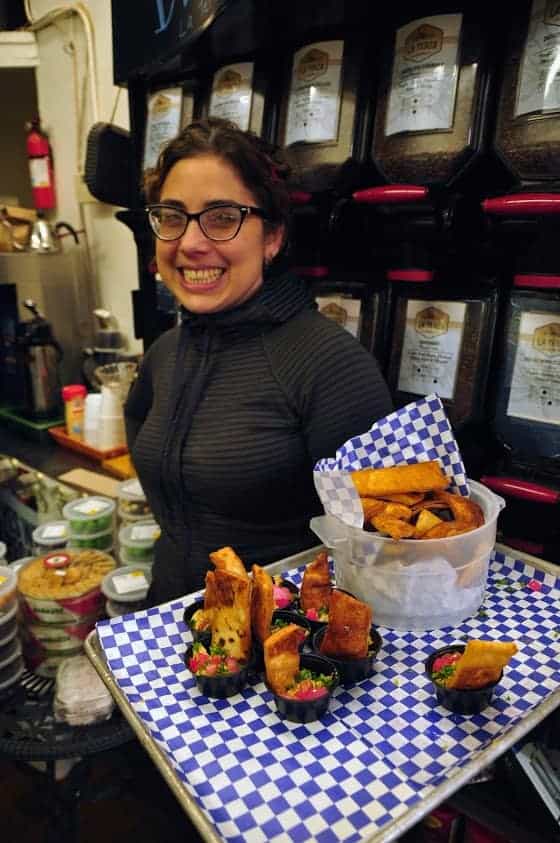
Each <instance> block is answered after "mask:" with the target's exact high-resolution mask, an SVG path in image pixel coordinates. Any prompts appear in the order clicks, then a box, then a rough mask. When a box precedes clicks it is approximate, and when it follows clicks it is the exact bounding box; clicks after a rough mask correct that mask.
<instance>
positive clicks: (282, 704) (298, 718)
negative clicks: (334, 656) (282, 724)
mask: <svg viewBox="0 0 560 843" xmlns="http://www.w3.org/2000/svg"><path fill="white" fill-rule="evenodd" d="M299 666H300V670H311V671H313V673H315V674H320V673H322V674H324V675H325V676H332V677H333V683H332V685H331V687H330V688H327V693H326V694H323V696H321V697H318V698H317V699H315V700H298V699H296V698H295V697H284V696H282V695H281V694H277V693H276V692H275V691H273V690H272V688H270V690H271V692H272V694H273V695H274V699H275V701H276V707H277V709H278V714H280V715H281V716H282V717H285V718H286V720H291V721H292V722H294V723H311V722H313V721H314V720H320V719H321V717H323V716H324V715H325V714H326V712H327V710H328V707H329V703H330V701H331V697H332V694H333V691H334V689H335V688H336V687H337V685H338V684H339V682H340V676H339V674H338V670H337V669H336V667H335V666H334V664H333V662H332V661H330V659H326V658H324V656H315V655H312V654H311V653H310V654H307V653H305V654H303V655H302V656H301V657H300V661H299Z"/></svg>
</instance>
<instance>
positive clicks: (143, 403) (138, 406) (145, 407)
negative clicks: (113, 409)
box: [124, 355, 153, 451]
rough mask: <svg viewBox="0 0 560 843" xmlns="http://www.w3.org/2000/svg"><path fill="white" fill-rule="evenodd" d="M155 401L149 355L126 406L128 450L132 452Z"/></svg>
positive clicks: (131, 390)
mask: <svg viewBox="0 0 560 843" xmlns="http://www.w3.org/2000/svg"><path fill="white" fill-rule="evenodd" d="M152 401H153V390H152V371H151V361H150V358H149V355H146V356H145V357H144V359H143V361H142V364H141V365H140V369H139V372H138V377H137V378H136V380H135V381H134V382H133V384H132V387H131V388H130V392H129V393H128V398H127V399H126V402H125V405H124V420H125V427H126V441H127V444H128V450H129V451H132V449H133V447H134V442H135V441H136V437H137V435H138V431H139V430H140V428H141V427H142V425H143V423H144V421H145V419H146V416H147V415H148V412H149V411H150V407H151V406H152Z"/></svg>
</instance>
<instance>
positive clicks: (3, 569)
mask: <svg viewBox="0 0 560 843" xmlns="http://www.w3.org/2000/svg"><path fill="white" fill-rule="evenodd" d="M16 586H17V574H16V572H15V571H14V569H13V568H10V567H8V566H7V565H0V619H1V618H2V615H6V614H8V612H11V611H12V609H13V607H14V606H15V604H16V598H17V590H16Z"/></svg>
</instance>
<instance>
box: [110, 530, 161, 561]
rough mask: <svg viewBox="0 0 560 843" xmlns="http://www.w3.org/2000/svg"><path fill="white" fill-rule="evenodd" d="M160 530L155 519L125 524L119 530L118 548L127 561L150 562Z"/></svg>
mask: <svg viewBox="0 0 560 843" xmlns="http://www.w3.org/2000/svg"><path fill="white" fill-rule="evenodd" d="M160 534H161V530H160V528H159V525H158V524H156V522H155V521H141V522H139V523H137V524H127V525H126V526H124V527H121V528H120V530H119V549H120V552H121V554H122V553H123V552H124V553H125V554H126V559H127V561H128V562H131V563H134V562H151V561H152V559H153V555H154V544H155V543H156V541H157V539H158V538H159V537H160Z"/></svg>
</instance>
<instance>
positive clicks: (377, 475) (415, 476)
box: [351, 460, 450, 498]
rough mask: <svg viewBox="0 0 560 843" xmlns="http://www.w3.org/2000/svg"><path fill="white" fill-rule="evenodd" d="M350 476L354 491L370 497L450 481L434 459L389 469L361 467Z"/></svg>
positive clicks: (424, 489)
mask: <svg viewBox="0 0 560 843" xmlns="http://www.w3.org/2000/svg"><path fill="white" fill-rule="evenodd" d="M351 477H352V482H353V483H354V486H355V487H356V491H357V492H358V494H359V495H360V496H361V497H372V498H378V497H380V496H382V495H391V494H401V493H402V492H430V491H435V490H436V489H446V488H447V487H448V486H449V482H450V481H449V477H447V476H446V475H445V474H444V472H443V471H442V469H441V466H440V464H439V462H438V461H437V460H430V461H429V462H418V463H413V464H411V465H396V466H393V467H392V468H364V469H361V470H359V471H353V472H352V474H351Z"/></svg>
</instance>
